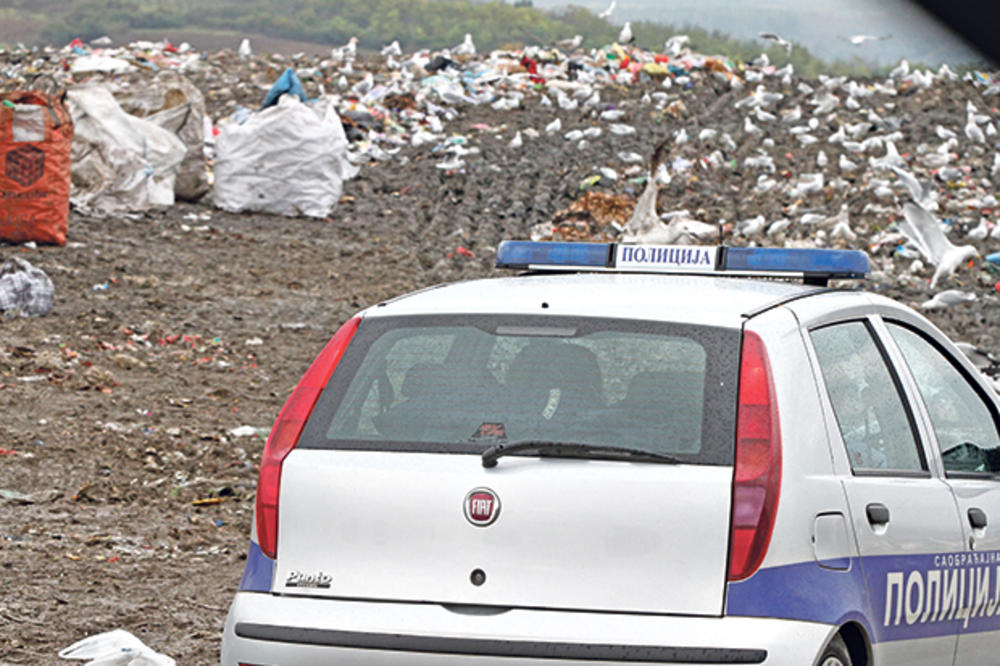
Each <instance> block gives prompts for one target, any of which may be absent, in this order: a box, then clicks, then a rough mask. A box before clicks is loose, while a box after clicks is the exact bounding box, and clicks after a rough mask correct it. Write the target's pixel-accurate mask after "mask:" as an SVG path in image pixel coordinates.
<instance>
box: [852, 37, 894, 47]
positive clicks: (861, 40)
mask: <svg viewBox="0 0 1000 666" xmlns="http://www.w3.org/2000/svg"><path fill="white" fill-rule="evenodd" d="M890 37H892V35H850V36H848V37H841V39H843V40H846V41H848V42H850V43H851V44H853V45H854V46H861V45H862V44H864V43H865V42H877V41H880V40H883V39H889V38H890Z"/></svg>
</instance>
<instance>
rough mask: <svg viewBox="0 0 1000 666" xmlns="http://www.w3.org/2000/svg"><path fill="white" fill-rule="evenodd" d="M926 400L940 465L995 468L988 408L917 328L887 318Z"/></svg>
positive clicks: (996, 442)
mask: <svg viewBox="0 0 1000 666" xmlns="http://www.w3.org/2000/svg"><path fill="white" fill-rule="evenodd" d="M888 327H889V331H890V332H891V333H892V337H893V339H894V340H895V341H896V344H897V345H899V348H900V350H901V351H902V352H903V358H905V359H906V364H907V366H909V368H910V372H911V373H912V374H913V377H914V379H915V380H916V382H917V388H918V389H919V390H920V397H921V398H923V401H924V404H925V405H926V406H927V412H928V413H929V414H930V417H931V425H933V427H934V434H935V435H936V437H937V441H938V447H939V448H940V449H941V457H942V458H943V460H944V466H945V469H946V470H947V471H949V472H993V473H997V472H1000V439H998V437H997V426H996V421H995V420H994V418H993V412H992V411H991V410H990V408H989V407H988V406H987V404H986V403H985V402H984V401H983V398H982V396H981V395H980V394H979V392H978V391H977V390H976V389H975V387H974V386H973V385H972V384H970V383H969V381H968V380H967V379H966V378H965V376H964V375H963V374H962V372H961V371H960V370H959V369H958V368H956V367H955V366H954V365H953V364H952V362H951V361H950V360H948V358H947V357H946V356H945V355H944V354H942V353H941V352H940V351H939V350H938V349H937V348H936V347H935V346H934V345H932V344H931V343H930V342H928V341H927V340H926V339H925V338H924V337H922V336H921V335H920V334H918V333H916V332H914V331H913V330H911V329H909V328H906V327H904V326H900V325H899V324H892V323H889V324H888Z"/></svg>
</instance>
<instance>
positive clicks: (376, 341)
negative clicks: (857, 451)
mask: <svg viewBox="0 0 1000 666" xmlns="http://www.w3.org/2000/svg"><path fill="white" fill-rule="evenodd" d="M739 340H740V337H739V332H738V331H736V330H733V329H723V328H714V327H704V326H691V325H682V324H670V323H663V322H645V321H634V320H617V319H596V318H569V317H528V316H517V317H511V316H507V317H503V316H469V315H464V316H419V317H417V316H408V317H378V318H371V319H365V320H363V321H362V323H361V325H360V327H359V328H358V332H357V333H356V335H355V337H354V339H353V341H352V342H351V345H350V346H349V347H348V349H347V352H346V353H345V354H344V357H343V359H341V362H340V364H339V366H338V367H337V369H336V371H335V372H334V374H333V377H332V378H331V380H330V383H329V384H328V385H327V387H326V389H325V390H324V391H323V393H322V395H321V396H320V399H319V402H318V403H317V405H316V408H315V409H314V411H313V415H312V417H311V418H310V420H309V422H308V424H307V425H306V428H305V430H304V432H303V435H302V438H301V440H300V442H299V446H300V447H303V448H339V449H366V450H370V449H377V450H386V451H425V452H439V453H478V452H481V451H483V450H485V449H486V448H487V447H489V446H491V445H493V444H497V443H513V442H519V441H525V440H544V441H559V442H576V443H585V444H598V445H614V446H629V447H636V448H641V449H644V450H648V451H654V452H657V453H667V454H670V455H673V456H677V457H679V458H681V459H682V460H684V461H685V462H692V463H702V464H731V463H732V457H733V453H732V451H733V445H732V442H733V425H734V418H735V404H736V380H737V369H738V353H739Z"/></svg>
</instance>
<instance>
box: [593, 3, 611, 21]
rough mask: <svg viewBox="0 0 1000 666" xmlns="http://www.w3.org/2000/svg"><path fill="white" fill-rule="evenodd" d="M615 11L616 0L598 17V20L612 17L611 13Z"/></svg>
mask: <svg viewBox="0 0 1000 666" xmlns="http://www.w3.org/2000/svg"><path fill="white" fill-rule="evenodd" d="M613 11H615V0H611V4H610V5H608V8H607V9H605V10H604V11H603V12H601V13H600V14H598V15H597V18H601V19H606V18H608V17H609V16H611V12H613Z"/></svg>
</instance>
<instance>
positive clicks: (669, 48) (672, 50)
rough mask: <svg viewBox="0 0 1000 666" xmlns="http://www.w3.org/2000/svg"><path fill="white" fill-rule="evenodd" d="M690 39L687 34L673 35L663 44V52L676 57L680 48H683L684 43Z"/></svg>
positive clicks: (679, 52)
mask: <svg viewBox="0 0 1000 666" xmlns="http://www.w3.org/2000/svg"><path fill="white" fill-rule="evenodd" d="M690 41H691V38H690V37H688V36H687V35H673V36H672V37H670V38H669V39H667V41H666V43H665V44H664V45H663V52H664V53H666V54H667V55H669V56H670V57H671V58H676V57H677V56H679V55H680V54H681V49H682V48H684V45H685V44H687V43H688V42H690Z"/></svg>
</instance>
